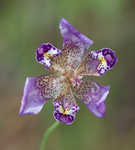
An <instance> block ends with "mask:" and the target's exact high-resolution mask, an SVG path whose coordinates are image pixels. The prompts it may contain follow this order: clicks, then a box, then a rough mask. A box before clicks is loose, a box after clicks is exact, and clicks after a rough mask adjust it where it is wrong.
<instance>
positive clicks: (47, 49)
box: [36, 43, 61, 69]
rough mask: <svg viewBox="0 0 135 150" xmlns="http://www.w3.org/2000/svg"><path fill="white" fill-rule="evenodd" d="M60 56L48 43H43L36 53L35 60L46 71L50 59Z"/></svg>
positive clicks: (50, 61) (50, 63) (49, 64)
mask: <svg viewBox="0 0 135 150" xmlns="http://www.w3.org/2000/svg"><path fill="white" fill-rule="evenodd" d="M59 54H61V50H59V49H57V48H56V47H55V46H53V45H52V44H50V43H43V44H41V45H40V48H38V49H37V51H36V60H37V62H38V63H40V64H43V65H44V66H45V67H46V68H47V69H49V68H50V67H51V65H52V58H53V57H55V56H58V55H59Z"/></svg>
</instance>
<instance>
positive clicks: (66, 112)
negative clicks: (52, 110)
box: [59, 106, 69, 115]
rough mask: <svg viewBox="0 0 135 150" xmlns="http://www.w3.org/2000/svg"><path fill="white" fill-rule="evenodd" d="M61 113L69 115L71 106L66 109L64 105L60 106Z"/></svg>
mask: <svg viewBox="0 0 135 150" xmlns="http://www.w3.org/2000/svg"><path fill="white" fill-rule="evenodd" d="M59 111H60V113H62V114H63V115H67V114H68V113H69V108H66V109H64V108H63V107H62V106H60V107H59Z"/></svg>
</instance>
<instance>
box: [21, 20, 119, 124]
mask: <svg viewBox="0 0 135 150" xmlns="http://www.w3.org/2000/svg"><path fill="white" fill-rule="evenodd" d="M59 28H60V32H61V35H62V37H63V46H62V49H61V50H60V49H58V48H56V47H55V46H53V45H52V44H51V43H43V44H41V45H40V48H38V49H37V50H36V60H37V62H38V63H40V64H42V65H44V67H45V68H46V69H47V70H49V71H50V72H52V73H51V74H50V75H41V76H39V77H27V78H26V82H25V86H24V94H23V98H22V101H21V108H20V115H24V114H38V113H39V112H40V111H41V110H42V108H43V106H44V104H45V103H46V102H47V101H48V100H53V105H54V118H55V119H56V120H57V121H59V122H62V123H65V124H67V125H69V124H72V123H73V122H74V120H75V116H76V113H77V112H78V110H79V106H78V104H77V102H76V98H77V99H80V100H81V101H82V102H83V103H84V104H85V105H86V106H87V107H88V109H89V110H90V111H91V112H92V113H93V114H94V115H96V116H97V117H104V115H105V112H106V105H105V100H106V97H107V95H108V94H109V89H110V86H104V85H101V84H99V83H97V82H96V81H94V80H92V79H90V76H102V75H104V74H105V73H106V72H107V71H108V70H110V69H111V68H112V67H113V66H114V64H115V63H116V61H117V58H116V56H115V52H114V51H113V50H112V49H110V48H102V49H99V50H92V51H90V52H89V53H88V52H87V50H88V49H89V48H90V46H91V45H92V44H93V41H92V40H91V39H89V38H88V37H86V36H85V35H83V34H81V33H80V32H78V31H77V30H76V29H75V28H74V27H73V26H72V25H71V24H70V23H69V22H68V21H67V20H65V19H64V18H63V19H61V21H60V25H59Z"/></svg>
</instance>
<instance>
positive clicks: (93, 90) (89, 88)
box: [74, 78, 110, 117]
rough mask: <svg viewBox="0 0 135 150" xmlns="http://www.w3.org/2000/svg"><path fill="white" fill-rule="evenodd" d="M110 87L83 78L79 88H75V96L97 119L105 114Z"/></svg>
mask: <svg viewBox="0 0 135 150" xmlns="http://www.w3.org/2000/svg"><path fill="white" fill-rule="evenodd" d="M109 89H110V86H103V85H100V84H98V83H97V82H95V81H91V80H89V79H87V78H83V79H82V82H81V84H80V86H79V87H75V88H74V91H75V95H76V96H77V97H78V98H79V99H80V100H81V101H82V102H83V103H84V104H85V105H86V106H87V107H88V108H89V109H90V111H91V112H93V113H94V114H95V115H96V116H97V117H103V116H104V114H105V109H103V108H105V106H103V105H105V104H103V103H104V102H105V100H106V97H107V95H108V94H109Z"/></svg>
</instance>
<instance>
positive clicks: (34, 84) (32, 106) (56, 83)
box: [19, 76, 65, 115]
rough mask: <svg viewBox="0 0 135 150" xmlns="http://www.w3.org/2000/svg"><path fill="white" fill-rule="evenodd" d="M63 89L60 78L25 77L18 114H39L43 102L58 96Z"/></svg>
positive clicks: (63, 85) (63, 84)
mask: <svg viewBox="0 0 135 150" xmlns="http://www.w3.org/2000/svg"><path fill="white" fill-rule="evenodd" d="M63 88H65V83H64V82H63V80H62V79H61V78H56V77H53V76H40V77H27V79H26V82H25V87H24V94H23V98H22V101H21V108H20V113H19V114H20V115H24V114H37V113H39V112H40V111H41V109H42V108H43V105H44V104H45V102H46V101H47V100H48V99H51V98H56V97H57V96H59V95H60V93H61V92H62V89H63Z"/></svg>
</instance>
